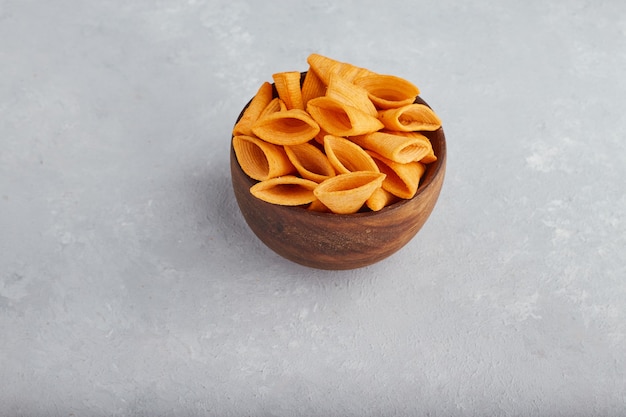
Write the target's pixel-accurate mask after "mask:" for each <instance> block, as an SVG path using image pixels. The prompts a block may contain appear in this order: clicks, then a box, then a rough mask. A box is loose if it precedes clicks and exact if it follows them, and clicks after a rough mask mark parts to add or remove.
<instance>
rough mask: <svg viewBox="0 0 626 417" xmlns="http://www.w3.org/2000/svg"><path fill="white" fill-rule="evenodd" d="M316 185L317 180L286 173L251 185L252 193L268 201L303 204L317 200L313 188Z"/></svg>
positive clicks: (279, 203)
mask: <svg viewBox="0 0 626 417" xmlns="http://www.w3.org/2000/svg"><path fill="white" fill-rule="evenodd" d="M316 187H317V183H316V182H313V181H310V180H307V179H304V178H300V177H296V176H295V175H285V176H282V177H276V178H270V179H268V180H265V181H261V182H257V183H256V184H254V185H253V186H252V187H250V193H252V195H254V196H255V197H256V198H258V199H261V200H263V201H265V202H267V203H272V204H278V205H281V206H301V205H304V204H309V203H311V202H312V201H314V200H315V195H314V194H313V190H314V189H315V188H316Z"/></svg>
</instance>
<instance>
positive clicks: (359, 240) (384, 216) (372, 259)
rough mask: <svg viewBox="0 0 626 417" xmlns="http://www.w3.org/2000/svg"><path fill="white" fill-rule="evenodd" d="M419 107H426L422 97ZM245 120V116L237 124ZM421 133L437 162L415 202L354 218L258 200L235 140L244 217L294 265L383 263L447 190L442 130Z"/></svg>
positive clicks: (235, 177)
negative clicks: (251, 188)
mask: <svg viewBox="0 0 626 417" xmlns="http://www.w3.org/2000/svg"><path fill="white" fill-rule="evenodd" d="M415 102H416V103H422V104H426V102H425V101H424V100H422V99H421V98H420V97H419V96H418V97H416V99H415ZM248 104H249V103H248ZM246 107H247V106H246ZM244 110H245V107H244ZM242 114H243V110H242V112H241V114H240V115H239V118H238V119H237V120H239V119H240V118H241V116H242ZM422 133H423V134H425V135H426V136H427V137H428V138H429V139H430V141H431V143H432V146H433V149H434V151H435V155H437V158H438V159H437V161H435V162H433V163H430V164H428V165H427V168H426V172H425V173H424V176H423V177H422V180H421V181H420V186H419V188H418V191H417V193H416V194H415V196H414V197H413V198H412V199H410V200H400V201H399V202H397V203H394V204H392V205H390V206H388V207H385V208H383V209H382V210H380V211H377V212H373V211H368V212H359V213H354V214H333V213H320V212H315V211H308V210H306V209H305V208H303V207H288V206H280V205H275V204H270V203H266V202H264V201H262V200H259V199H258V198H256V197H254V196H253V195H252V194H250V191H249V189H250V187H251V186H252V185H254V184H255V183H256V182H257V181H255V180H253V179H252V178H250V177H248V176H247V175H246V174H245V173H244V172H243V171H242V169H241V167H240V166H239V163H238V162H237V158H236V156H235V151H234V148H233V146H232V139H231V146H230V170H231V179H232V184H233V190H234V192H235V197H236V199H237V203H238V205H239V208H240V210H241V213H242V215H243V217H244V219H245V221H246V222H247V223H248V226H249V227H250V229H252V231H253V232H254V234H255V235H256V236H257V237H258V238H259V239H261V241H262V242H263V243H265V245H267V246H268V247H269V248H270V249H272V250H273V251H274V252H276V253H277V254H279V255H281V256H283V257H284V258H286V259H289V260H290V261H293V262H297V263H299V264H302V265H305V266H309V267H313V268H318V269H329V270H342V269H354V268H360V267H364V266H367V265H371V264H374V263H376V262H378V261H381V260H382V259H385V258H387V257H388V256H390V255H392V254H393V253H395V252H396V251H398V250H399V249H400V248H402V247H403V246H404V245H406V244H407V243H408V242H409V241H410V240H411V239H412V238H413V237H414V236H415V235H416V234H417V232H418V231H419V230H420V229H421V227H422V226H423V225H424V223H425V222H426V220H427V219H428V217H429V216H430V213H431V212H432V211H433V208H434V207H435V203H436V202H437V199H438V197H439V193H440V191H441V187H442V185H443V180H444V176H445V170H446V139H445V136H444V133H443V129H442V128H440V129H439V130H437V131H434V132H422Z"/></svg>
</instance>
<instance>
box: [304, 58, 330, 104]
mask: <svg viewBox="0 0 626 417" xmlns="http://www.w3.org/2000/svg"><path fill="white" fill-rule="evenodd" d="M325 94H326V84H324V82H323V81H322V80H321V79H320V77H318V76H317V74H316V73H315V71H313V70H311V69H310V68H309V70H308V71H307V73H306V75H305V76H304V81H303V82H302V102H303V105H304V109H306V105H307V103H308V102H309V101H310V100H311V99H314V98H317V97H321V96H323V95H325Z"/></svg>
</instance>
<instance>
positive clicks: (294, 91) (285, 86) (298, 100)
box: [272, 71, 304, 110]
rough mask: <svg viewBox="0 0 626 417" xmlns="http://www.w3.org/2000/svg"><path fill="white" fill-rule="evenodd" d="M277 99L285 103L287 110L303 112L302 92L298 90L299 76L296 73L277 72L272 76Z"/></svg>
mask: <svg viewBox="0 0 626 417" xmlns="http://www.w3.org/2000/svg"><path fill="white" fill-rule="evenodd" d="M272 78H273V79H274V85H275V86H276V92H277V93H278V97H280V99H281V100H282V101H283V102H284V103H285V106H286V107H287V110H291V109H300V110H304V102H303V101H302V90H301V89H300V78H301V74H300V73H299V72H296V71H289V72H279V73H276V74H274V75H272Z"/></svg>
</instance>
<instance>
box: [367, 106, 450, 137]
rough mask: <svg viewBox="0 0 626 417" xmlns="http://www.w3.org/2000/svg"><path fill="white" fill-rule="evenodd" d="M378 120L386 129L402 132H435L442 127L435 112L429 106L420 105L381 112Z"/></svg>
mask: <svg viewBox="0 0 626 417" xmlns="http://www.w3.org/2000/svg"><path fill="white" fill-rule="evenodd" d="M378 118H379V119H380V121H381V122H383V124H384V125H385V128H387V129H389V130H396V131H402V132H413V131H418V130H421V131H434V130H437V129H439V128H440V127H441V120H440V119H439V117H438V116H437V115H436V114H435V112H434V111H432V109H431V108H430V107H428V106H427V105H425V104H419V103H411V104H407V105H406V106H402V107H398V108H395V109H387V110H380V111H379V112H378Z"/></svg>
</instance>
